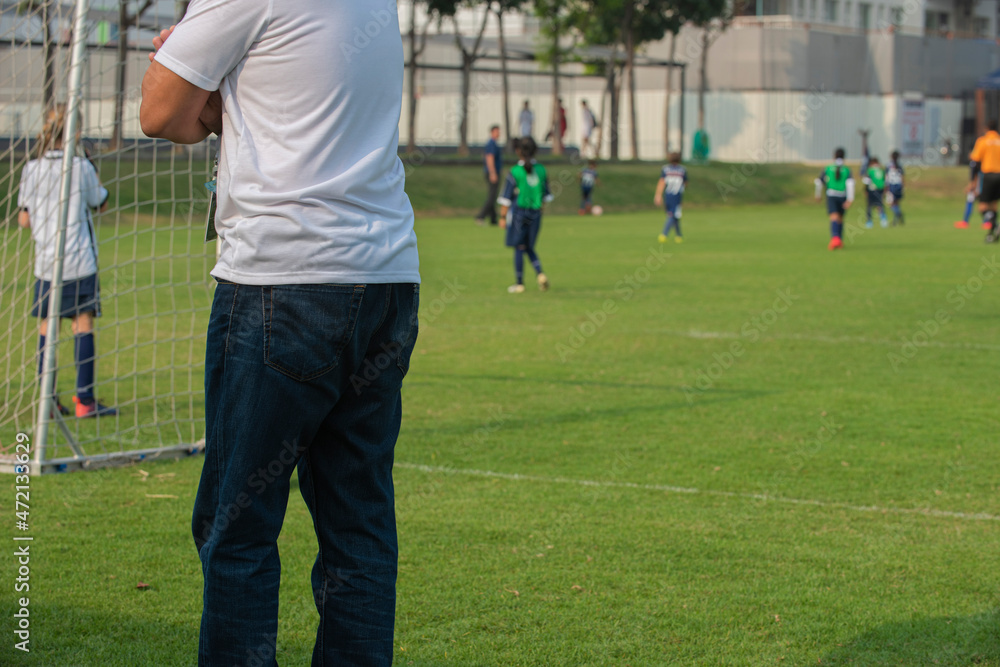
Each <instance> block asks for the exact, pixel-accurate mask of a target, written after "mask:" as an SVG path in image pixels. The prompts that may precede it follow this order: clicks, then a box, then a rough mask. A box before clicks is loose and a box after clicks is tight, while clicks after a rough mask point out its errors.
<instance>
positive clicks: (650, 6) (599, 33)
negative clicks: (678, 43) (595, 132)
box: [577, 0, 669, 158]
mask: <svg viewBox="0 0 1000 667" xmlns="http://www.w3.org/2000/svg"><path fill="white" fill-rule="evenodd" d="M668 5H669V2H668V0H587V1H586V2H585V4H584V7H583V11H582V12H580V13H578V14H577V19H578V24H577V25H578V27H579V28H580V29H581V32H582V33H583V35H584V41H585V42H586V43H587V44H590V45H593V46H610V47H611V56H610V57H609V59H608V60H607V62H606V64H605V65H604V73H605V76H606V77H607V79H608V86H607V92H608V94H610V96H611V123H610V127H611V156H612V158H617V157H618V126H619V109H620V101H619V100H620V91H621V85H622V82H623V80H624V79H627V80H628V89H629V113H630V116H631V122H630V123H629V125H630V134H631V143H632V155H633V157H635V158H637V157H638V155H639V133H638V127H639V123H638V117H637V109H636V106H637V105H636V94H635V88H636V86H635V55H636V52H637V50H638V49H639V48H641V46H642V45H643V44H646V43H648V42H654V41H658V40H660V39H662V38H663V36H664V35H665V34H666V32H667V29H668V27H669V19H668V17H667V13H666V12H667V9H668ZM619 45H620V46H622V48H623V50H624V55H625V61H624V63H623V64H622V65H621V68H622V76H620V77H618V76H616V70H617V69H618V67H619V63H618V47H619ZM616 80H617V81H616Z"/></svg>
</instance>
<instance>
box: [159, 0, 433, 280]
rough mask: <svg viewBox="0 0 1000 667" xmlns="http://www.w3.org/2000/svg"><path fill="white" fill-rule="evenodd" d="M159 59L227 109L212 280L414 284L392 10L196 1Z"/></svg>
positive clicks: (399, 50)
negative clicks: (217, 254)
mask: <svg viewBox="0 0 1000 667" xmlns="http://www.w3.org/2000/svg"><path fill="white" fill-rule="evenodd" d="M156 60H157V62H159V63H160V64H161V65H163V66H164V67H166V68H167V69H169V70H171V71H172V72H174V73H175V74H177V75H178V76H180V77H181V78H183V79H185V80H186V81H188V82H190V83H192V84H194V85H196V86H198V87H199V88H202V89H203V90H216V89H218V90H219V91H220V93H221V94H222V100H223V108H224V111H223V117H222V124H223V132H222V150H221V155H220V158H219V175H218V185H217V191H218V214H217V216H216V229H217V230H218V232H219V238H220V240H221V256H220V257H219V261H218V263H217V264H216V266H215V269H214V270H213V271H212V275H213V276H216V277H217V278H222V279H225V280H231V281H233V282H237V283H244V284H251V285H271V284H292V283H395V282H413V283H415V282H419V281H420V274H419V272H418V260H417V238H416V235H415V234H414V232H413V209H412V208H411V206H410V201H409V199H408V198H407V196H406V193H405V192H403V180H404V178H403V177H404V172H403V165H402V162H400V160H399V158H398V156H397V154H396V150H397V147H398V143H399V114H400V105H401V103H402V90H403V45H402V38H401V37H400V33H399V20H398V17H397V15H396V4H395V2H394V1H389V2H387V0H352V1H351V2H328V1H326V0H280V1H274V0H193V1H192V2H191V4H190V5H189V6H188V10H187V14H185V16H184V19H183V20H182V21H181V22H180V23H179V24H178V25H177V27H176V28H175V30H174V32H173V33H172V34H171V35H170V37H169V39H167V41H166V43H164V45H163V47H162V48H161V49H160V50H159V52H157V54H156Z"/></svg>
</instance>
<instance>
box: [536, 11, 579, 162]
mask: <svg viewBox="0 0 1000 667" xmlns="http://www.w3.org/2000/svg"><path fill="white" fill-rule="evenodd" d="M574 9H575V7H574V6H573V5H572V4H571V0H535V15H536V16H538V18H539V20H540V21H541V33H542V36H543V38H544V40H545V42H544V45H543V47H542V50H541V52H540V53H539V56H540V59H541V60H542V61H543V62H546V63H549V64H550V65H551V66H552V153H553V155H562V154H563V143H562V133H561V132H560V115H561V114H560V106H559V65H560V63H561V62H562V61H563V59H564V58H565V57H566V56H567V55H568V54H570V53H572V52H573V51H574V50H575V48H576V40H575V37H576V34H577V33H576V32H575V31H574V27H575V25H576V24H577V23H578V22H579V17H578V12H576V11H574ZM567 36H569V37H573V38H574V39H573V41H572V43H571V44H570V45H569V46H568V47H565V46H563V45H562V41H563V39H564V38H565V37H567Z"/></svg>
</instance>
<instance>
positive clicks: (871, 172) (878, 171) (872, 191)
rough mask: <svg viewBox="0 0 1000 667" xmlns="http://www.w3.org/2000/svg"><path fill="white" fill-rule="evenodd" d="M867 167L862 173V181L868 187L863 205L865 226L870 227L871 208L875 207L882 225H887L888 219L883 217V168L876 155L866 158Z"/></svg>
mask: <svg viewBox="0 0 1000 667" xmlns="http://www.w3.org/2000/svg"><path fill="white" fill-rule="evenodd" d="M868 165H869V166H868V169H867V171H865V172H864V173H863V174H862V179H861V180H862V182H863V183H864V184H865V185H866V186H867V188H868V204H867V205H866V206H865V227H867V228H869V229H871V228H872V227H873V226H874V225H872V209H873V208H877V209H878V212H879V219H880V222H881V224H882V226H883V227H888V226H889V221H888V220H887V219H886V217H885V204H884V203H883V198H884V197H885V169H883V168H882V165H881V164H880V163H879V161H878V158H877V157H872V158H869V159H868Z"/></svg>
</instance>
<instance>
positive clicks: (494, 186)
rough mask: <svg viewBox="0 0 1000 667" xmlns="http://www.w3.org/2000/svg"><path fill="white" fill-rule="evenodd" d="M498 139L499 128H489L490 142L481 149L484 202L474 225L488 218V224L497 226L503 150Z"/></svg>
mask: <svg viewBox="0 0 1000 667" xmlns="http://www.w3.org/2000/svg"><path fill="white" fill-rule="evenodd" d="M498 139H500V126H499V125H494V126H493V127H491V128H490V140H489V141H487V142H486V147H485V148H484V149H483V176H484V177H485V178H486V201H484V202H483V207H482V208H481V209H479V213H478V215H476V224H477V225H482V224H485V220H486V217H487V216H489V219H490V224H491V225H495V224H497V206H496V204H497V194H498V193H499V192H500V173H501V172H500V170H501V169H503V149H501V148H500V144H499V143H498V142H497V140H498Z"/></svg>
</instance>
